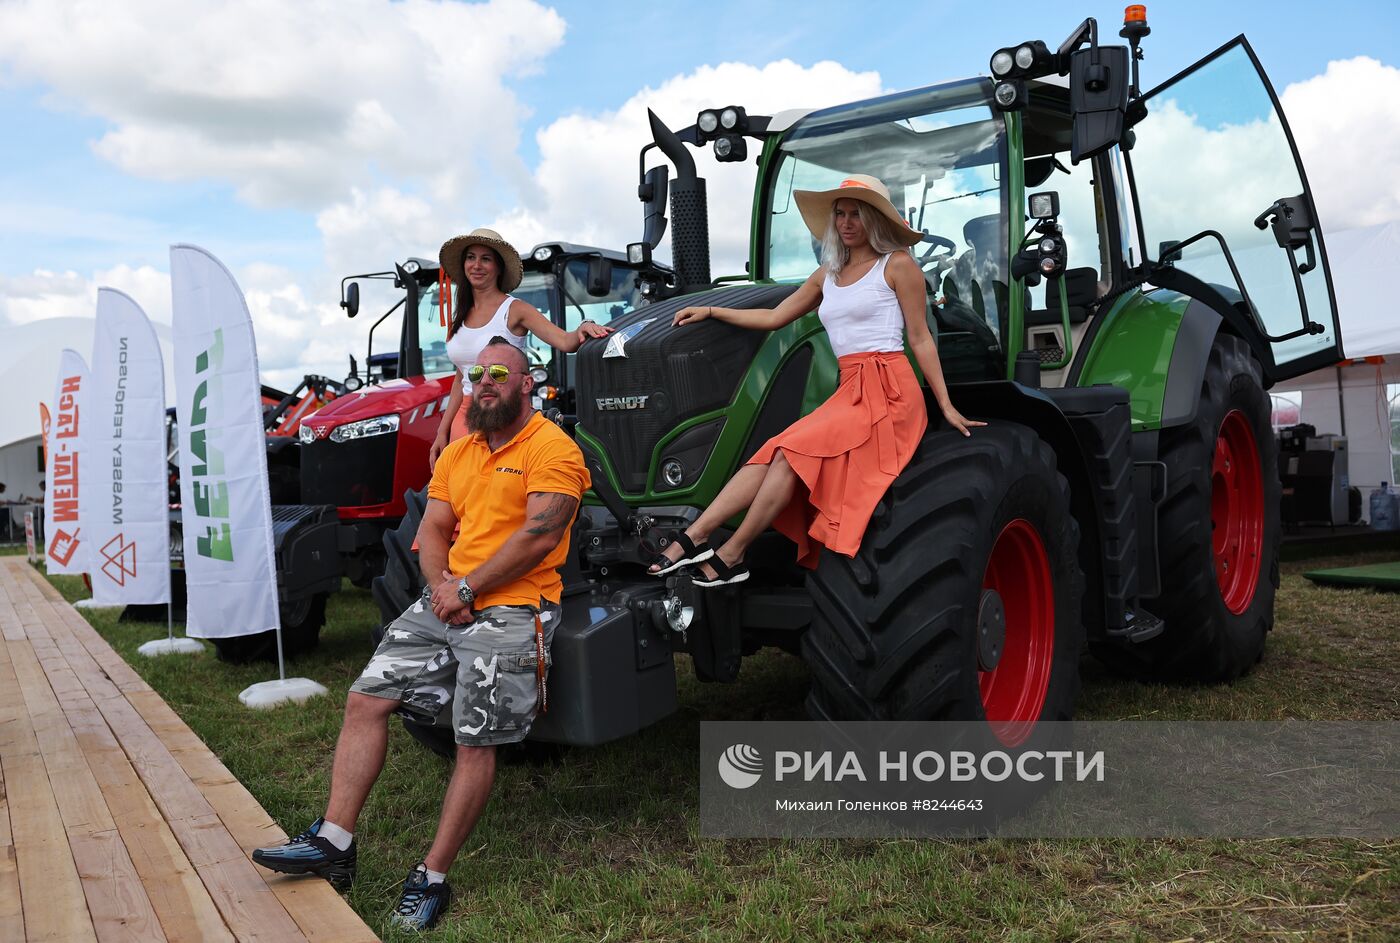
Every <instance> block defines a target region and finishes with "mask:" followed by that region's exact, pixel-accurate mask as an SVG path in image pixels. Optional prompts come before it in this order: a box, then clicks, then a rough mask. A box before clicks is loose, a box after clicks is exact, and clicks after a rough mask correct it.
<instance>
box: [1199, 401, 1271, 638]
mask: <svg viewBox="0 0 1400 943" xmlns="http://www.w3.org/2000/svg"><path fill="white" fill-rule="evenodd" d="M1210 526H1211V540H1210V543H1211V551H1212V554H1213V555H1214V557H1215V579H1216V581H1217V582H1218V583H1219V584H1220V597H1221V599H1223V600H1224V601H1225V608H1227V609H1229V610H1230V611H1231V612H1233V613H1234V614H1235V615H1239V614H1240V613H1242V612H1244V611H1245V610H1246V609H1248V608H1249V604H1250V603H1251V602H1253V601H1254V591H1255V590H1256V589H1258V588H1259V560H1260V557H1261V556H1262V555H1263V547H1264V475H1263V472H1262V471H1261V470H1260V468H1259V446H1258V444H1257V443H1256V441H1255V438H1254V429H1253V427H1251V426H1250V424H1249V420H1248V419H1246V418H1245V415H1244V413H1242V412H1240V411H1239V410H1238V409H1232V410H1230V412H1229V413H1227V414H1226V415H1225V421H1224V422H1222V423H1221V424H1220V435H1219V436H1217V437H1216V439H1215V459H1214V461H1213V462H1212V463H1211V471H1210Z"/></svg>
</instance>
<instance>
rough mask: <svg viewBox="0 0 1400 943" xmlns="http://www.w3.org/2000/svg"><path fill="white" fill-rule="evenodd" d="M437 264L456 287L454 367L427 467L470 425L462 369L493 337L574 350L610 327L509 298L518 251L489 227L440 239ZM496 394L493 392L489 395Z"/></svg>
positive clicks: (519, 273) (517, 272)
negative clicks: (574, 325) (567, 320)
mask: <svg viewBox="0 0 1400 943" xmlns="http://www.w3.org/2000/svg"><path fill="white" fill-rule="evenodd" d="M438 263H439V264H440V265H441V266H442V269H443V271H445V272H446V273H447V275H448V277H449V278H451V279H452V283H453V284H454V285H456V286H457V300H456V305H455V310H454V313H453V316H452V321H451V323H450V324H449V325H448V326H447V356H448V358H449V359H451V361H452V363H453V364H455V365H456V367H457V375H456V376H455V377H453V379H452V393H451V395H450V396H449V397H448V400H447V409H446V410H444V411H443V414H442V422H441V424H440V425H439V426H438V434H437V438H436V440H435V441H434V442H433V445H432V448H431V449H430V450H429V451H428V469H429V470H430V471H431V470H432V468H433V467H434V466H436V465H437V460H438V456H439V455H441V454H442V450H443V449H445V448H447V444H448V443H449V442H452V441H453V440H455V439H459V438H461V437H462V434H463V433H464V432H465V431H466V429H467V426H468V425H469V422H468V420H469V418H470V413H471V405H472V396H471V394H472V386H471V382H470V381H468V380H467V378H466V375H465V374H466V371H467V368H469V367H470V366H471V365H472V364H474V363H476V357H477V354H479V353H481V351H482V349H483V348H485V347H486V344H487V342H488V341H489V340H491V338H493V337H497V336H500V337H504V338H506V339H507V340H508V341H510V343H511V344H512V345H514V346H516V347H518V348H520V349H521V350H522V351H523V350H525V339H526V336H527V334H530V333H533V334H534V335H535V336H536V337H538V338H539V339H540V340H542V341H544V342H545V343H546V344H548V345H549V346H550V347H553V348H554V349H555V350H561V351H563V352H565V353H572V352H573V351H576V350H578V348H579V345H580V344H582V343H583V342H584V341H585V340H587V339H588V338H590V337H606V336H607V335H609V334H611V333H612V328H608V327H603V326H602V325H600V324H597V323H596V322H594V321H584V322H583V323H582V324H580V325H579V326H578V330H576V331H566V330H564V329H563V328H561V327H559V326H558V325H557V324H555V323H554V322H553V321H551V320H550V319H549V318H547V317H545V316H544V315H543V314H541V313H540V311H539V310H538V309H537V308H536V307H535V306H534V305H532V304H530V303H529V302H527V301H521V300H520V299H519V298H515V297H512V296H511V295H510V294H509V292H512V291H514V290H515V289H516V288H517V287H519V285H520V280H521V279H522V278H524V275H525V266H524V264H523V263H522V262H521V260H520V253H519V252H516V251H515V248H514V247H513V246H512V245H511V244H510V243H508V242H506V241H505V240H504V239H502V238H501V236H500V234H499V233H497V232H496V231H495V230H492V229H474V230H472V231H471V232H469V233H467V234H466V235H465V236H454V237H453V238H451V239H449V240H447V241H446V242H444V243H443V244H442V249H441V250H440V251H439V252H438ZM492 395H494V394H492Z"/></svg>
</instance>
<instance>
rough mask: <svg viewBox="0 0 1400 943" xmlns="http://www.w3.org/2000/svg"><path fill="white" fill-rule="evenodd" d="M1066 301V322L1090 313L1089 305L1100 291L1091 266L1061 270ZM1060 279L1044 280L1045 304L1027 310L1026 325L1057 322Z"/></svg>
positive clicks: (1045, 324)
mask: <svg viewBox="0 0 1400 943" xmlns="http://www.w3.org/2000/svg"><path fill="white" fill-rule="evenodd" d="M1063 281H1064V286H1065V301H1066V302H1068V304H1069V323H1071V324H1082V323H1084V321H1086V320H1087V319H1088V317H1089V308H1090V306H1091V305H1093V303H1094V301H1095V299H1097V298H1098V293H1099V273H1098V270H1097V269H1092V268H1072V269H1066V270H1065V274H1064V279H1063ZM1060 283H1061V279H1058V278H1047V279H1046V280H1045V305H1046V306H1045V308H1044V309H1040V310H1035V311H1027V312H1026V326H1027V327H1044V326H1047V325H1055V324H1059V323H1060Z"/></svg>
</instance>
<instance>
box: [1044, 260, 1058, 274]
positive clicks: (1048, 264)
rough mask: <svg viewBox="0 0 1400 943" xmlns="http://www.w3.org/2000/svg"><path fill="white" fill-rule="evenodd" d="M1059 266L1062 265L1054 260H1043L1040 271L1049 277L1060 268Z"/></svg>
mask: <svg viewBox="0 0 1400 943" xmlns="http://www.w3.org/2000/svg"><path fill="white" fill-rule="evenodd" d="M1059 264H1060V263H1058V262H1056V261H1055V260H1054V259H1041V260H1040V270H1041V272H1043V273H1045V274H1046V275H1049V274H1051V273H1052V272H1054V271H1055V269H1056V268H1057V267H1058V266H1059Z"/></svg>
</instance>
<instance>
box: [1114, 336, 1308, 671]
mask: <svg viewBox="0 0 1400 943" xmlns="http://www.w3.org/2000/svg"><path fill="white" fill-rule="evenodd" d="M1261 377H1262V371H1261V369H1260V367H1259V362H1258V361H1257V360H1255V358H1254V355H1253V354H1252V353H1251V352H1250V349H1249V345H1248V344H1246V343H1245V342H1244V341H1242V340H1240V339H1239V338H1238V337H1233V336H1230V335H1228V334H1222V335H1220V336H1218V337H1217V338H1216V339H1215V342H1214V344H1213V345H1212V347H1211V351H1210V360H1209V361H1208V363H1207V365H1206V372H1205V377H1204V378H1203V379H1202V381H1201V401H1200V406H1199V408H1198V409H1197V410H1196V416H1195V418H1194V419H1193V420H1192V421H1191V422H1190V423H1189V424H1187V425H1184V426H1177V427H1174V428H1171V429H1165V430H1163V431H1162V434H1161V439H1160V447H1159V452H1158V454H1159V455H1160V457H1161V460H1162V462H1163V463H1165V465H1166V467H1167V490H1166V494H1165V496H1164V497H1163V499H1162V503H1161V506H1160V507H1159V508H1158V511H1157V546H1158V553H1159V555H1160V563H1161V569H1162V594H1161V595H1160V596H1158V597H1157V598H1155V599H1146V600H1144V601H1143V603H1144V605H1145V606H1146V608H1147V609H1148V611H1150V612H1152V613H1153V614H1155V615H1157V616H1160V617H1161V618H1162V619H1164V620H1165V621H1166V629H1165V631H1163V632H1162V634H1161V635H1158V636H1157V637H1156V638H1154V639H1151V640H1149V641H1147V642H1144V643H1142V644H1139V645H1135V646H1132V647H1125V648H1104V649H1100V650H1098V651H1099V653H1100V656H1101V657H1102V658H1103V660H1104V661H1105V662H1107V663H1108V664H1109V665H1110V666H1111V667H1114V668H1117V669H1119V670H1122V671H1126V672H1127V673H1129V674H1131V675H1133V676H1135V677H1138V678H1142V679H1144V680H1158V681H1177V682H1192V683H1218V682H1223V681H1231V680H1233V679H1235V678H1238V677H1239V676H1240V675H1242V674H1244V673H1245V672H1247V671H1249V670H1250V669H1251V668H1253V667H1254V665H1255V664H1256V663H1258V661H1259V659H1260V658H1262V657H1263V654H1264V639H1265V637H1266V636H1267V634H1268V632H1269V630H1270V629H1272V628H1273V624H1274V594H1275V591H1276V590H1277V589H1278V584H1279V572H1278V559H1279V544H1280V541H1281V540H1282V526H1281V521H1280V513H1281V512H1280V500H1281V486H1280V484H1279V477H1278V452H1277V450H1276V449H1275V448H1274V437H1273V427H1272V426H1271V424H1270V404H1269V397H1268V394H1267V393H1265V392H1264V387H1263V383H1262V380H1261ZM1232 415H1233V416H1234V417H1235V418H1233V419H1232V420H1231V424H1230V426H1229V427H1227V426H1226V417H1227V416H1232ZM1246 430H1247V432H1248V433H1251V434H1252V438H1253V442H1252V445H1253V453H1254V455H1253V458H1254V459H1255V460H1256V461H1257V463H1258V481H1257V482H1256V484H1255V487H1254V488H1253V489H1250V490H1251V493H1252V492H1253V491H1255V490H1257V491H1258V492H1259V494H1257V495H1256V496H1255V500H1256V501H1258V502H1261V503H1260V504H1259V505H1257V509H1258V514H1259V518H1260V520H1259V523H1260V524H1261V525H1262V526H1261V527H1260V531H1259V537H1258V539H1257V541H1256V542H1255V544H1254V550H1253V552H1250V551H1246V552H1244V553H1242V554H1239V555H1238V556H1237V557H1236V559H1238V560H1242V561H1245V562H1246V565H1248V566H1250V567H1251V569H1250V570H1247V571H1245V572H1244V573H1243V577H1244V579H1245V581H1246V582H1247V583H1249V584H1250V585H1252V587H1253V589H1252V592H1250V591H1248V590H1249V586H1243V587H1241V586H1239V585H1238V584H1234V585H1232V584H1231V583H1230V582H1229V580H1230V579H1231V576H1229V575H1227V576H1226V577H1224V578H1225V579H1226V583H1225V585H1224V586H1222V577H1220V576H1217V567H1218V565H1219V563H1220V557H1219V556H1218V555H1217V553H1216V550H1215V548H1214V547H1213V546H1212V542H1213V539H1214V538H1215V535H1216V532H1217V530H1220V531H1221V532H1222V533H1223V532H1225V531H1226V530H1228V529H1229V526H1228V523H1227V521H1228V519H1229V517H1230V516H1229V515H1228V514H1223V513H1222V510H1221V507H1222V504H1221V496H1219V495H1217V494H1216V491H1217V489H1220V488H1223V487H1226V486H1225V483H1224V479H1223V478H1218V477H1217V475H1216V474H1215V471H1216V469H1215V464H1216V452H1217V447H1218V446H1217V442H1218V440H1224V441H1225V442H1226V444H1229V443H1230V442H1231V440H1232V437H1233V440H1234V443H1235V445H1238V439H1239V434H1240V433H1241V432H1244V431H1246ZM1236 450H1237V451H1241V450H1238V449H1236ZM1231 454H1233V452H1232V453H1231ZM1234 464H1235V465H1237V466H1239V465H1241V464H1242V463H1241V462H1239V461H1238V460H1237V461H1236V462H1235V463H1234ZM1241 477H1247V476H1243V475H1242V476H1241ZM1237 503H1238V502H1237ZM1226 506H1229V505H1228V502H1227V503H1226ZM1250 516H1252V515H1250ZM1251 558H1252V559H1251ZM1227 563H1228V560H1227ZM1237 569H1238V567H1237ZM1227 574H1228V570H1227ZM1227 598H1228V599H1229V600H1232V601H1233V605H1231V604H1229V603H1227ZM1232 610H1237V611H1232Z"/></svg>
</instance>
